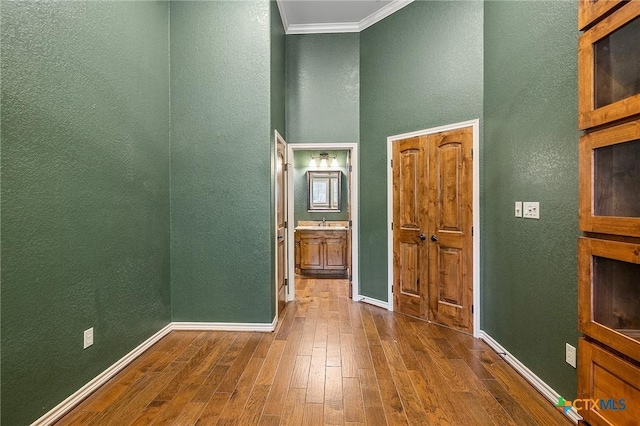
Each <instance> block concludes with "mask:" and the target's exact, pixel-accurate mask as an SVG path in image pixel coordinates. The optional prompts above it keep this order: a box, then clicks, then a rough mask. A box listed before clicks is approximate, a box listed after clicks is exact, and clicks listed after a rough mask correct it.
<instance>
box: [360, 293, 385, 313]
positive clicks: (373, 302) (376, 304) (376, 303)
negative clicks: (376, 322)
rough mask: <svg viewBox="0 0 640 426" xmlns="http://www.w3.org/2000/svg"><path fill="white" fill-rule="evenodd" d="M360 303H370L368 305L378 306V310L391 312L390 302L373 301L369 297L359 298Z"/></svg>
mask: <svg viewBox="0 0 640 426" xmlns="http://www.w3.org/2000/svg"><path fill="white" fill-rule="evenodd" d="M358 301H359V302H364V303H368V304H370V305H373V306H377V307H378V308H382V309H386V310H389V303H388V302H383V301H382V300H378V299H373V298H371V297H367V296H359V300H358Z"/></svg>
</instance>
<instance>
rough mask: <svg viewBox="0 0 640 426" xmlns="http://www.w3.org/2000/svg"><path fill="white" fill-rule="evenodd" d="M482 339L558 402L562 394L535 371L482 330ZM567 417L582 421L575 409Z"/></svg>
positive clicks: (566, 414)
mask: <svg viewBox="0 0 640 426" xmlns="http://www.w3.org/2000/svg"><path fill="white" fill-rule="evenodd" d="M480 339H482V340H484V341H485V342H486V343H487V345H489V346H491V349H493V350H494V351H496V352H497V353H498V354H499V355H500V356H501V357H502V358H503V359H504V360H505V361H506V362H507V364H509V365H510V366H511V367H513V369H514V370H516V371H517V372H518V373H520V375H521V376H522V377H524V378H525V380H526V381H528V382H529V383H531V386H533V387H534V388H536V389H537V390H538V392H540V393H541V394H542V395H543V396H544V397H545V398H547V399H548V400H549V401H551V402H552V403H553V404H556V403H557V402H558V398H559V397H560V394H559V393H558V392H556V391H555V390H553V389H552V388H551V386H549V385H548V384H546V383H545V382H544V381H543V380H542V379H541V378H540V377H538V376H536V375H535V374H534V372H533V371H531V370H529V369H528V368H527V366H526V365H524V364H523V363H521V362H520V360H518V358H516V357H515V356H513V355H512V354H511V353H509V351H508V350H506V349H505V348H504V347H502V345H501V344H500V343H498V342H497V341H496V340H495V339H494V338H493V337H491V336H489V335H488V334H487V333H486V332H485V331H483V330H480ZM565 416H567V417H568V418H569V420H571V421H572V422H574V423H576V424H577V423H578V420H582V416H580V414H578V412H577V411H576V409H575V408H573V407H571V409H570V410H569V411H568V412H567V413H565Z"/></svg>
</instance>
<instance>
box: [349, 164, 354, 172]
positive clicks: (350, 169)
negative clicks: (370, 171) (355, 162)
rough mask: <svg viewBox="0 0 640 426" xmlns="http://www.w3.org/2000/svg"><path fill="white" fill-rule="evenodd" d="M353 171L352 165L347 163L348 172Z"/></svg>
mask: <svg viewBox="0 0 640 426" xmlns="http://www.w3.org/2000/svg"><path fill="white" fill-rule="evenodd" d="M352 171H353V166H352V165H351V164H349V172H352Z"/></svg>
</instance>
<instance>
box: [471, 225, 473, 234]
mask: <svg viewBox="0 0 640 426" xmlns="http://www.w3.org/2000/svg"><path fill="white" fill-rule="evenodd" d="M471 236H472V237H473V226H472V227H471Z"/></svg>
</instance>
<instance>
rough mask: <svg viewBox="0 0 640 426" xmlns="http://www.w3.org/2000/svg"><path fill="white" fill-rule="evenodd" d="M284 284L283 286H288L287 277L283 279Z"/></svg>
mask: <svg viewBox="0 0 640 426" xmlns="http://www.w3.org/2000/svg"><path fill="white" fill-rule="evenodd" d="M284 285H285V287H289V279H287V278H285V279H284Z"/></svg>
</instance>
